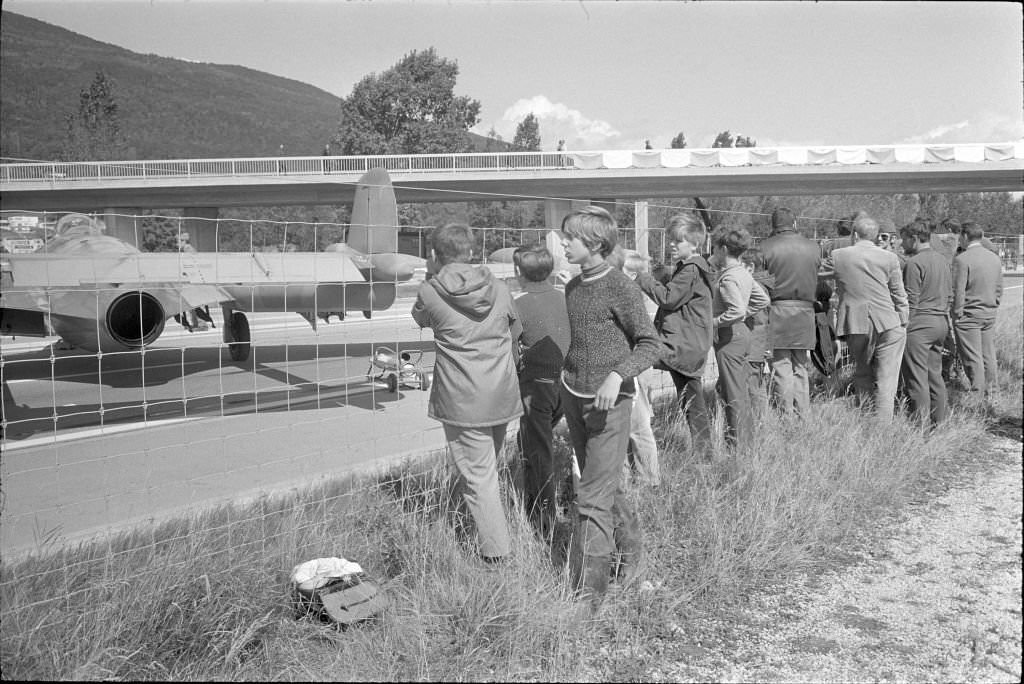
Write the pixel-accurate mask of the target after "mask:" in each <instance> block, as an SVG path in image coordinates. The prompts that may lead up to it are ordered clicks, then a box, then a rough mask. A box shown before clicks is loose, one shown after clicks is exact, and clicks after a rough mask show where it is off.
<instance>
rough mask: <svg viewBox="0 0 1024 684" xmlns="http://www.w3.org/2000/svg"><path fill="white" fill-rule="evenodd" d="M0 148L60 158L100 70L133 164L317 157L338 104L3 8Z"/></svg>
mask: <svg viewBox="0 0 1024 684" xmlns="http://www.w3.org/2000/svg"><path fill="white" fill-rule="evenodd" d="M2 22H3V23H2V33H0V131H2V140H0V152H2V154H3V156H5V157H19V158H28V159H55V158H57V157H58V154H59V152H60V149H61V143H62V141H63V140H64V137H65V131H66V127H65V117H66V116H67V115H68V114H72V113H75V112H77V109H78V95H79V92H80V91H82V90H83V89H87V88H88V87H89V85H90V83H91V82H92V81H93V78H94V77H95V75H96V72H97V71H103V72H105V73H106V74H107V77H108V78H109V79H110V80H111V81H112V82H113V83H114V97H115V101H116V102H117V105H118V113H119V116H120V119H121V128H122V131H123V132H124V134H125V136H126V137H127V141H128V144H129V145H130V147H132V148H134V150H133V154H132V156H134V157H135V158H137V159H169V158H196V157H242V156H272V155H275V154H277V153H278V146H279V145H281V144H283V145H284V146H285V154H287V155H296V156H298V155H315V154H320V152H321V151H322V150H323V147H324V144H325V143H326V142H327V141H328V140H329V139H330V137H331V135H332V134H333V133H334V130H335V128H336V126H337V121H338V113H339V98H338V97H336V96H334V95H332V94H330V93H328V92H326V91H324V90H320V89H319V88H315V87H313V86H311V85H307V84H305V83H300V82H299V81H294V80H291V79H288V78H281V77H279V76H273V75H271V74H267V73H264V72H260V71H255V70H253V69H247V68H245V67H240V66H228V65H222V64H199V63H193V62H188V61H184V60H180V59H170V58H167V57H158V56H156V55H144V54H140V53H137V52H132V51H130V50H125V49H124V48H120V47H117V46H116V45H110V44H108V43H101V42H99V41H96V40H93V39H91V38H87V37H86V36H83V35H81V34H78V33H73V32H71V31H67V30H65V29H62V28H59V27H57V26H54V25H52V24H47V23H45V22H41V21H37V20H35V19H30V18H28V17H25V16H22V15H19V14H14V13H13V12H3V16H2Z"/></svg>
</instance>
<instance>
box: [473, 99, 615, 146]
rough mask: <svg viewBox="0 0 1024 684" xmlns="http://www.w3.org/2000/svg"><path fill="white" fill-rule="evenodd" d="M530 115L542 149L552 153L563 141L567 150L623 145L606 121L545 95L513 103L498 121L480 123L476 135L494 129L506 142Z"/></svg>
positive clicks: (484, 133)
mask: <svg viewBox="0 0 1024 684" xmlns="http://www.w3.org/2000/svg"><path fill="white" fill-rule="evenodd" d="M531 112H532V113H533V115H534V116H535V117H537V123H538V124H539V125H540V136H541V147H542V148H543V149H546V150H553V149H555V147H556V146H557V145H558V141H559V140H565V147H566V149H568V150H605V149H618V148H621V147H622V146H623V143H624V142H625V141H623V140H622V134H621V133H620V132H619V131H618V130H616V129H615V127H614V126H612V125H611V124H610V123H608V122H607V121H601V120H600V119H591V118H588V117H586V116H584V114H583V113H582V112H580V111H579V110H578V109H572V108H570V107H568V106H566V105H564V104H561V103H558V102H552V101H551V100H549V99H548V98H547V96H545V95H534V96H533V97H530V98H522V99H519V100H516V101H515V102H514V103H513V104H512V105H511V106H510V107H508V108H507V109H506V110H505V113H504V114H502V115H501V118H500V119H499V120H497V121H494V122H491V123H481V124H479V125H477V126H476V129H475V132H477V133H480V134H481V135H487V133H488V132H489V131H490V130H491V127H492V126H493V127H494V130H495V131H497V133H498V134H499V135H500V136H501V137H502V139H504V140H505V141H507V142H511V141H512V139H513V138H514V137H515V135H516V127H517V126H518V125H519V123H520V122H521V121H522V120H523V119H524V118H526V115H527V114H529V113H531Z"/></svg>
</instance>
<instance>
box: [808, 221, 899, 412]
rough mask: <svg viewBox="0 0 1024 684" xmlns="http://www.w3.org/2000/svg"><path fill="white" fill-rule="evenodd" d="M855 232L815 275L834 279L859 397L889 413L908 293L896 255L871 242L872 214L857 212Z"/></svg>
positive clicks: (840, 329) (839, 323) (839, 324)
mask: <svg viewBox="0 0 1024 684" xmlns="http://www.w3.org/2000/svg"><path fill="white" fill-rule="evenodd" d="M853 232H854V234H855V235H856V237H857V242H856V243H855V244H854V245H852V246H850V247H843V248H842V249H837V250H836V251H834V252H832V255H831V256H830V257H829V258H828V259H826V260H825V263H824V265H823V266H822V269H821V271H820V273H819V277H821V278H835V280H836V286H837V290H838V294H839V305H838V307H837V311H836V335H837V336H839V337H845V338H846V344H847V348H848V349H849V351H850V356H851V357H853V361H854V374H853V386H854V389H855V390H856V392H857V398H858V399H859V400H860V402H861V405H867V404H869V403H871V398H872V397H874V402H873V403H874V404H875V411H876V412H877V414H878V416H879V417H880V418H883V419H891V418H892V415H893V410H894V408H895V401H896V385H897V383H898V380H899V372H900V361H901V360H902V358H903V348H904V346H905V344H906V340H907V333H906V330H905V326H906V325H907V316H908V310H907V293H906V290H904V289H903V278H902V274H901V273H900V264H899V260H898V259H897V258H896V255H895V254H893V253H892V252H889V251H886V250H884V249H881V248H880V247H878V246H877V245H876V244H875V239H876V238H877V237H878V224H877V223H876V222H875V220H874V219H872V218H871V217H869V216H867V215H866V214H861V215H859V217H858V218H857V219H855V220H854V222H853Z"/></svg>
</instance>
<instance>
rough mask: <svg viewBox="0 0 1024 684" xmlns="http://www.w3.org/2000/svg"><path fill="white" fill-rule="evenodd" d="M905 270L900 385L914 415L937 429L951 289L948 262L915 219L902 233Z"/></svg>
mask: <svg viewBox="0 0 1024 684" xmlns="http://www.w3.org/2000/svg"><path fill="white" fill-rule="evenodd" d="M900 237H901V238H902V241H903V252H904V253H905V254H907V255H908V257H909V258H908V259H907V263H906V265H905V266H904V268H903V284H904V287H905V288H906V291H907V305H908V307H909V310H910V320H909V323H908V324H907V345H906V349H905V350H904V352H903V369H902V372H903V384H904V386H905V387H906V391H907V396H908V398H909V399H910V410H911V411H912V412H913V414H914V417H915V418H917V419H918V420H919V421H921V422H924V421H926V420H929V419H930V420H931V424H932V425H937V424H938V423H940V422H941V421H943V420H945V418H946V384H945V382H943V379H942V349H943V343H944V342H945V340H946V337H947V335H948V334H949V315H948V314H949V305H950V302H951V301H952V299H953V287H952V283H951V280H950V274H949V268H948V267H947V266H946V259H945V257H943V256H942V255H941V254H939V253H938V252H936V251H935V249H934V248H933V247H932V245H931V229H930V228H929V226H928V224H927V223H925V222H924V221H920V220H917V221H913V222H911V223H909V224H907V225H905V226H903V228H901V229H900Z"/></svg>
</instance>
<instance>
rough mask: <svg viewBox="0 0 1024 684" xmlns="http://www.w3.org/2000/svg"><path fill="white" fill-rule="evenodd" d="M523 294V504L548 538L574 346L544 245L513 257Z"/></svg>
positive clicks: (518, 302)
mask: <svg viewBox="0 0 1024 684" xmlns="http://www.w3.org/2000/svg"><path fill="white" fill-rule="evenodd" d="M512 261H513V263H514V264H515V269H516V275H517V276H518V277H519V285H520V286H521V287H522V293H521V294H519V295H518V296H516V298H515V300H514V304H515V308H516V314H517V315H518V317H519V321H520V322H521V323H522V326H523V334H522V336H521V337H520V338H519V342H520V343H521V344H522V355H521V357H520V358H521V362H520V367H519V394H520V396H521V397H522V400H523V415H522V417H521V418H520V419H519V442H520V445H521V447H522V451H523V461H522V463H523V506H524V507H525V509H526V513H527V515H528V517H529V519H530V522H531V523H533V525H534V527H535V528H536V529H537V531H538V532H539V533H540V534H541V536H542V537H544V536H547V534H548V533H549V532H550V530H551V528H552V525H553V524H554V522H555V504H556V501H555V497H556V491H555V485H556V482H557V479H556V475H557V474H556V472H555V471H556V468H555V454H554V449H553V448H552V430H553V428H554V426H555V424H556V423H558V421H559V420H561V419H562V402H561V398H560V397H561V390H560V388H559V385H558V377H559V375H560V374H561V372H562V363H563V361H564V360H565V352H566V350H567V349H568V348H569V316H568V314H567V313H566V310H565V295H564V294H562V293H561V292H559V291H558V290H556V289H555V287H554V285H552V284H551V283H550V282H549V281H548V276H550V275H551V271H552V269H553V268H554V265H555V260H554V257H553V256H552V255H551V252H549V251H548V249H547V247H545V246H544V245H541V244H535V245H530V246H524V247H520V248H519V249H517V250H516V251H515V252H514V253H513V254H512Z"/></svg>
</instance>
